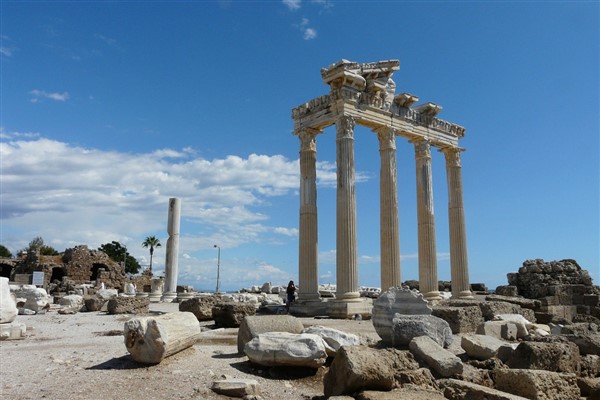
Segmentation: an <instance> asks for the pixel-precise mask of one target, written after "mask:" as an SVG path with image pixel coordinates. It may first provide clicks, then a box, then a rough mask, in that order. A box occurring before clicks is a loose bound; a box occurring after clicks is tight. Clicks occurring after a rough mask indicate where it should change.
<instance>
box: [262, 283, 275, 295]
mask: <svg viewBox="0 0 600 400" xmlns="http://www.w3.org/2000/svg"><path fill="white" fill-rule="evenodd" d="M272 287H273V285H271V282H265V283H263V285H262V286H261V287H260V292H261V293H271V288H272Z"/></svg>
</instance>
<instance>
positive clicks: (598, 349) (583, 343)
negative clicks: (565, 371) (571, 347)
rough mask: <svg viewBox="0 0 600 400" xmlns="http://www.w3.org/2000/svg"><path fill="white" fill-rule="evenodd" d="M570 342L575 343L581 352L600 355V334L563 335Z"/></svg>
mask: <svg viewBox="0 0 600 400" xmlns="http://www.w3.org/2000/svg"><path fill="white" fill-rule="evenodd" d="M563 337H565V338H567V339H568V340H569V341H570V342H572V343H575V344H576V345H577V347H578V348H579V354H581V355H586V354H596V355H600V334H591V335H563Z"/></svg>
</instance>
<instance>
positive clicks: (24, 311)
mask: <svg viewBox="0 0 600 400" xmlns="http://www.w3.org/2000/svg"><path fill="white" fill-rule="evenodd" d="M18 310H19V315H35V314H36V312H35V311H33V310H30V309H28V308H19V309H18Z"/></svg>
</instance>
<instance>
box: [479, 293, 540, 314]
mask: <svg viewBox="0 0 600 400" xmlns="http://www.w3.org/2000/svg"><path fill="white" fill-rule="evenodd" d="M485 300H486V301H504V302H506V303H511V304H516V305H518V306H520V307H521V308H526V309H529V310H538V309H539V308H540V306H541V305H542V303H541V302H540V301H539V300H534V299H526V298H523V297H513V296H508V295H502V294H500V293H498V292H496V294H490V295H487V296H485Z"/></svg>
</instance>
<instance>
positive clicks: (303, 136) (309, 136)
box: [295, 128, 322, 151]
mask: <svg viewBox="0 0 600 400" xmlns="http://www.w3.org/2000/svg"><path fill="white" fill-rule="evenodd" d="M319 133H322V131H321V130H319V129H313V128H306V129H303V130H301V131H298V132H295V134H296V135H297V136H298V139H300V151H317V140H316V138H317V135H318V134H319Z"/></svg>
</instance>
